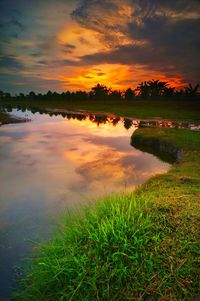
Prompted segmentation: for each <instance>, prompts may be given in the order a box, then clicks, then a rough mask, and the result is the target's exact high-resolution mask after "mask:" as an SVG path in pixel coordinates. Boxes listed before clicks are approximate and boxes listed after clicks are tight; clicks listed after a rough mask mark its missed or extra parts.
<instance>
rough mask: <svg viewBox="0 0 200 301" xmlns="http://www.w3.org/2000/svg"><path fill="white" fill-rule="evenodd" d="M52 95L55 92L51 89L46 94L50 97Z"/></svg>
mask: <svg viewBox="0 0 200 301" xmlns="http://www.w3.org/2000/svg"><path fill="white" fill-rule="evenodd" d="M52 95H53V93H52V92H51V91H50V90H49V91H48V92H47V94H46V96H47V97H49V98H51V97H52Z"/></svg>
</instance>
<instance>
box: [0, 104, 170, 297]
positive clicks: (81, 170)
mask: <svg viewBox="0 0 200 301" xmlns="http://www.w3.org/2000/svg"><path fill="white" fill-rule="evenodd" d="M12 113H13V114H14V115H17V116H19V117H25V118H27V119H31V121H30V122H26V123H17V124H12V125H4V126H1V127H0V166H1V172H0V239H1V245H0V275H1V276H0V299H1V300H2V299H4V300H5V299H6V298H8V296H9V294H10V291H11V288H12V287H13V286H14V283H15V280H16V278H17V277H18V273H19V271H18V269H17V268H14V267H15V265H16V264H18V263H19V262H20V260H21V259H22V258H24V256H30V252H31V250H32V248H33V246H34V245H35V244H36V243H37V242H39V241H41V240H43V239H48V238H49V237H51V235H52V232H53V231H54V229H55V227H56V224H57V221H58V215H59V214H60V213H63V212H65V211H66V212H67V211H70V210H81V207H82V206H83V205H86V204H89V203H90V202H94V201H95V200H96V199H98V198H99V197H101V196H104V195H107V194H110V193H112V192H123V191H130V190H132V189H134V188H135V187H136V186H137V185H139V184H142V183H144V182H145V181H146V180H147V179H149V178H150V177H151V176H153V175H155V174H159V173H164V172H166V171H167V170H168V169H169V168H170V164H168V163H165V162H162V161H161V160H160V159H158V158H156V157H155V156H153V155H151V154H148V153H144V152H142V151H139V150H137V149H135V148H134V147H132V146H131V145H130V138H131V135H132V133H133V132H134V130H136V128H137V124H134V123H133V122H130V120H128V119H125V120H124V119H123V118H115V117H113V116H110V117H109V116H107V117H106V118H105V117H103V116H100V115H99V116H96V115H94V114H90V115H88V116H86V115H85V116H84V115H83V116H82V115H80V114H74V115H73V114H68V115H67V116H66V115H65V116H64V115H63V116H61V115H58V116H55V115H54V114H50V115H49V114H40V113H37V112H36V113H35V114H33V113H31V112H30V111H25V112H22V111H17V110H13V111H12ZM81 116H82V117H81Z"/></svg>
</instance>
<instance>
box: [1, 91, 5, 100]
mask: <svg viewBox="0 0 200 301" xmlns="http://www.w3.org/2000/svg"><path fill="white" fill-rule="evenodd" d="M3 98H4V93H3V91H0V99H3Z"/></svg>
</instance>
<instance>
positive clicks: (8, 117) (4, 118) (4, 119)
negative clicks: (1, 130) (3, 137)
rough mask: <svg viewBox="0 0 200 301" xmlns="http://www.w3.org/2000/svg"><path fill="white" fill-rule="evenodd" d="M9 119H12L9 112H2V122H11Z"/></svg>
mask: <svg viewBox="0 0 200 301" xmlns="http://www.w3.org/2000/svg"><path fill="white" fill-rule="evenodd" d="M9 121H10V116H9V114H6V113H3V112H0V124H5V123H9Z"/></svg>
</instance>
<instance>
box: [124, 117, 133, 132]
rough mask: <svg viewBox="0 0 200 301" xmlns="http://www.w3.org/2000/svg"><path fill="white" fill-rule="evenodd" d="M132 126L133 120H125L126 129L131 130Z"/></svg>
mask: <svg viewBox="0 0 200 301" xmlns="http://www.w3.org/2000/svg"><path fill="white" fill-rule="evenodd" d="M132 125H133V122H132V120H131V119H128V118H125V119H124V127H125V129H127V130H128V129H130V127H132Z"/></svg>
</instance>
